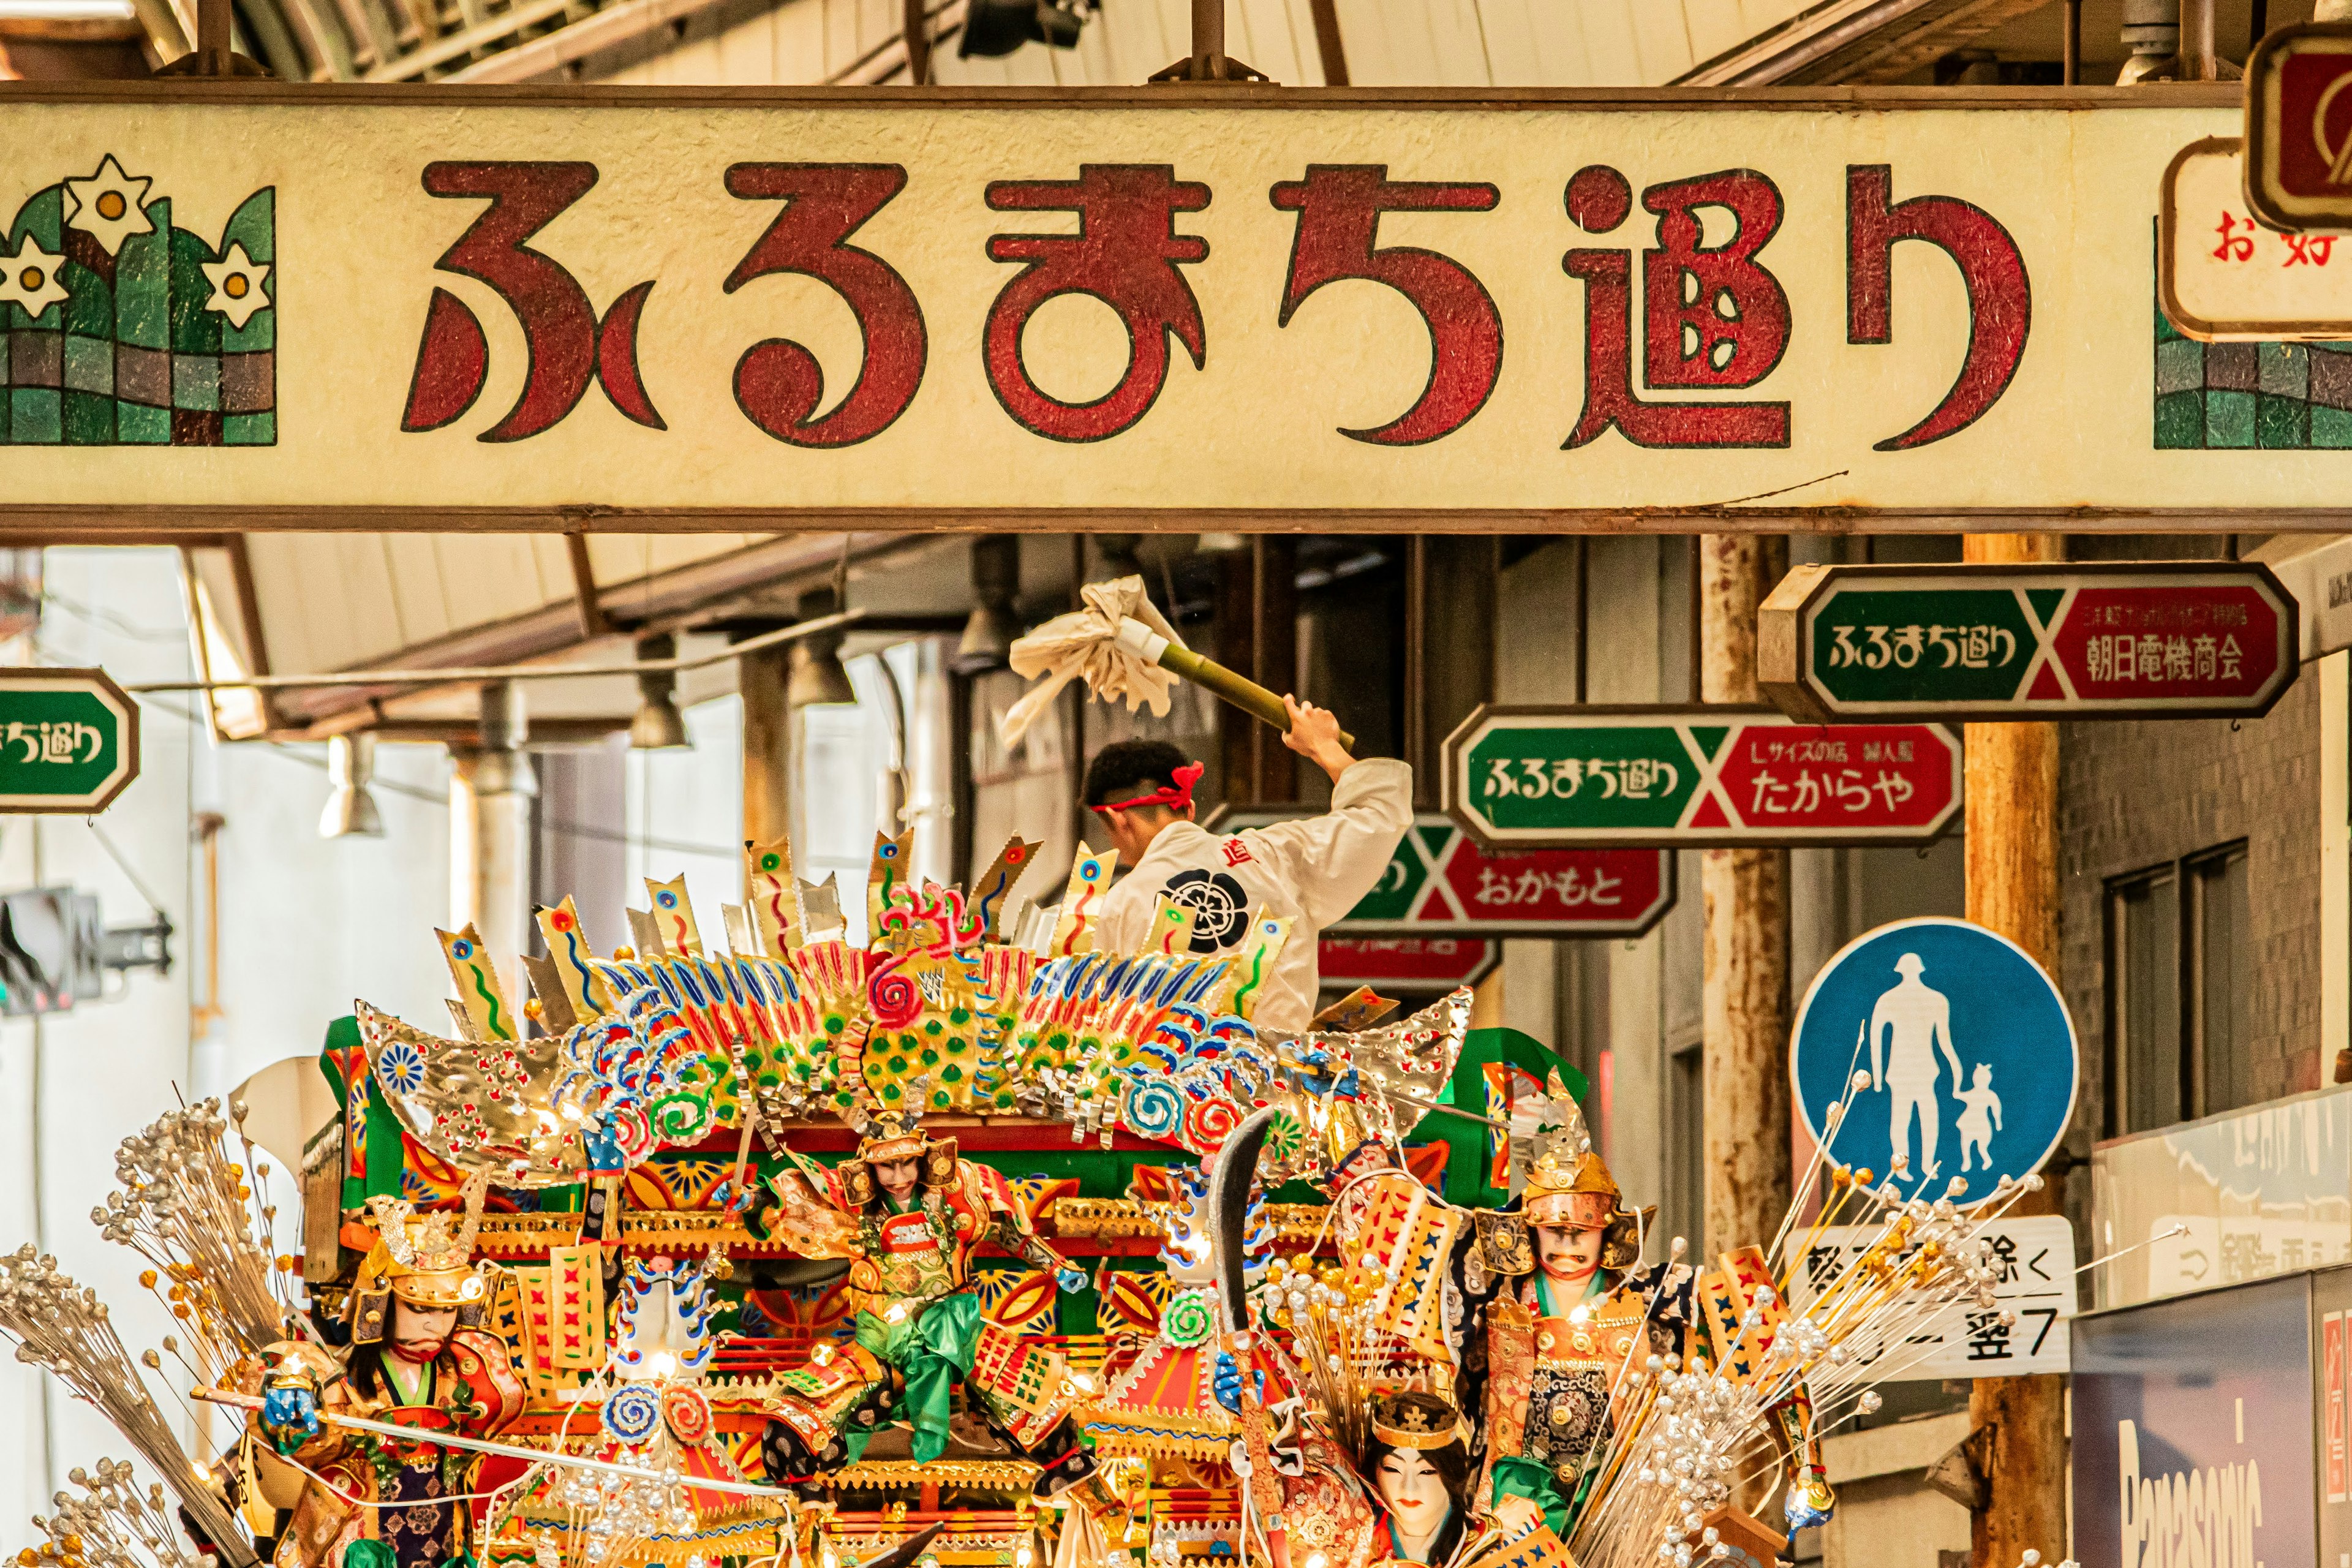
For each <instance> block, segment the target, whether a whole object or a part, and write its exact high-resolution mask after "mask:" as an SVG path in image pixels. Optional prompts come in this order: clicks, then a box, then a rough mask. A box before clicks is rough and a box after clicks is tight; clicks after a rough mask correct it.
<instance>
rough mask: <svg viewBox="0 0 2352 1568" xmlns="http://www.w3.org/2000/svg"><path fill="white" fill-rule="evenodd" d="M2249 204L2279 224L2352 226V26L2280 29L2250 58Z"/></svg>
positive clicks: (2266, 220) (2318, 24) (2282, 226)
mask: <svg viewBox="0 0 2352 1568" xmlns="http://www.w3.org/2000/svg"><path fill="white" fill-rule="evenodd" d="M2245 141H2246V183H2245V193H2246V201H2247V204H2248V205H2250V206H2251V207H2252V209H2253V213H2254V216H2256V217H2259V218H2261V219H2262V220H2263V223H2265V224H2268V225H2269V226H2271V227H2273V228H2278V229H2294V230H2300V229H2328V228H2333V229H2352V24H2347V23H2343V22H2305V23H2302V24H2299V25H2297V26H2286V27H2280V28H2278V29H2276V30H2275V31H2273V32H2272V33H2270V34H2268V35H2267V36H2265V37H2263V41H2262V42H2261V43H2259V44H2257V45H2255V46H2254V50H2253V53H2252V55H2250V56H2249V57H2247V59H2246V134H2245Z"/></svg>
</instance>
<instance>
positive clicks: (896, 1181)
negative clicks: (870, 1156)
mask: <svg viewBox="0 0 2352 1568" xmlns="http://www.w3.org/2000/svg"><path fill="white" fill-rule="evenodd" d="M922 1174H923V1163H922V1162H921V1161H920V1160H916V1159H912V1158H908V1159H905V1160H893V1161H891V1162H890V1163H888V1164H887V1165H885V1164H877V1165H876V1166H875V1167H874V1180H875V1182H876V1184H877V1185H879V1186H880V1187H881V1189H882V1190H883V1191H884V1192H886V1193H887V1194H889V1195H890V1201H891V1202H892V1203H898V1204H903V1203H905V1202H906V1201H907V1199H908V1195H909V1194H912V1193H913V1192H914V1190H915V1184H916V1183H917V1182H919V1181H920V1180H921V1179H922Z"/></svg>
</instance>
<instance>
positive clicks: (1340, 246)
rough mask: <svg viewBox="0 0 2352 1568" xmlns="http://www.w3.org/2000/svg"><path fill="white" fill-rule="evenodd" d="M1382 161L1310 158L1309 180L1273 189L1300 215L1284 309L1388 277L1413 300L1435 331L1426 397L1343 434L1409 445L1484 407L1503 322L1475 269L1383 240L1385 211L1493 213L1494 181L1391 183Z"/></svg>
mask: <svg viewBox="0 0 2352 1568" xmlns="http://www.w3.org/2000/svg"><path fill="white" fill-rule="evenodd" d="M1388 173H1389V171H1388V165H1387V164H1385V163H1313V164H1309V165H1308V166H1307V177H1306V178H1305V179H1304V180H1287V181H1285V182H1283V183H1282V184H1278V185H1276V186H1275V187H1274V189H1273V191H1272V193H1271V195H1272V199H1273V202H1274V205H1275V206H1276V208H1277V209H1279V210H1280V211H1283V212H1295V213H1297V215H1298V227H1297V232H1296V234H1295V235H1294V236H1293V237H1292V239H1291V245H1290V276H1289V278H1288V279H1287V280H1286V282H1285V283H1284V285H1283V290H1282V313H1281V316H1280V317H1279V318H1278V321H1277V324H1278V325H1281V326H1285V327H1286V326H1288V325H1289V324H1290V318H1291V316H1292V315H1293V314H1295V313H1296V312H1297V310H1298V307H1299V306H1300V305H1301V304H1303V303H1305V302H1306V300H1307V296H1308V295H1310V294H1312V293H1314V292H1315V290H1317V289H1320V288H1322V287H1323V286H1324V285H1325V284H1326V283H1335V282H1338V281H1339V280H1340V279H1346V278H1362V279H1370V281H1372V282H1375V283H1385V284H1386V285H1388V286H1389V287H1390V288H1391V289H1395V290H1396V291H1397V292H1398V293H1400V294H1402V295H1403V296H1404V297H1405V298H1406V299H1407V300H1411V301H1412V308H1413V309H1414V310H1418V311H1420V312H1421V319H1422V321H1423V325H1425V326H1426V327H1427V328H1428V329H1429V356H1430V360H1429V380H1428V382H1427V383H1426V384H1424V385H1423V387H1422V390H1421V396H1420V397H1419V398H1417V399H1415V400H1414V402H1413V405H1412V407H1411V408H1409V409H1407V410H1405V412H1404V413H1403V414H1402V415H1400V416H1398V417H1397V418H1395V419H1393V420H1391V421H1390V422H1389V423H1388V424H1386V425H1383V426H1380V427H1379V428H1378V429H1368V430H1349V429H1345V428H1343V429H1341V430H1340V432H1339V434H1341V435H1342V436H1349V437H1354V438H1355V439H1356V440H1359V441H1370V442H1374V443H1377V444H1379V445H1381V446H1384V447H1413V446H1419V445H1420V444H1422V443H1423V442H1424V441H1434V440H1436V439H1437V438H1438V437H1441V436H1444V435H1448V434H1450V433H1451V432H1453V431H1454V430H1458V429H1460V428H1461V427H1462V426H1463V424H1464V423H1465V422H1466V421H1467V420H1468V419H1469V418H1470V416H1472V415H1474V414H1475V413H1477V412H1478V410H1479V409H1481V408H1483V407H1485V406H1486V399H1487V398H1488V397H1489V396H1491V395H1493V394H1494V391H1495V378H1496V376H1498V375H1500V374H1502V370H1503V321H1502V317H1501V316H1500V315H1499V314H1498V313H1497V312H1496V310H1495V301H1494V299H1493V297H1492V296H1491V295H1489V294H1488V293H1487V292H1486V286H1485V285H1484V284H1482V283H1480V282H1479V281H1478V279H1477V275H1476V274H1475V273H1473V272H1472V271H1471V270H1470V269H1469V268H1466V267H1465V266H1463V265H1462V264H1461V263H1460V262H1458V261H1455V260H1454V259H1453V258H1451V257H1446V256H1441V255H1439V254H1438V253H1437V252H1435V251H1433V250H1423V249H1420V248H1418V247H1413V246H1407V245H1392V246H1387V247H1382V246H1381V245H1380V244H1379V230H1380V221H1381V214H1382V213H1384V212H1492V211H1493V210H1494V208H1495V204H1496V202H1497V201H1498V200H1500V199H1501V197H1500V194H1499V193H1498V192H1497V191H1496V189H1495V187H1494V186H1492V185H1489V184H1442V183H1439V182H1436V181H1422V180H1412V181H1404V180H1391V179H1390V178H1389V177H1388Z"/></svg>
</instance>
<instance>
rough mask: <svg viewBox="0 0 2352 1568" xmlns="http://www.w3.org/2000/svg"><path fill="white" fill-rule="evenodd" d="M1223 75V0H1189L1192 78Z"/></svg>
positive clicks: (1206, 79) (1219, 79)
mask: <svg viewBox="0 0 2352 1568" xmlns="http://www.w3.org/2000/svg"><path fill="white" fill-rule="evenodd" d="M1192 79H1193V80H1194V81H1223V80H1224V79H1225V0H1192Z"/></svg>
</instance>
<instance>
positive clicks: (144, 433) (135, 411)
mask: <svg viewBox="0 0 2352 1568" xmlns="http://www.w3.org/2000/svg"><path fill="white" fill-rule="evenodd" d="M263 417H267V416H263ZM114 438H115V440H117V441H119V442H121V444H122V445H124V446H126V447H168V446H170V445H171V444H172V411H171V410H170V409H168V408H149V407H147V406H146V405H143V404H138V403H120V404H117V405H115V409H114Z"/></svg>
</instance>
